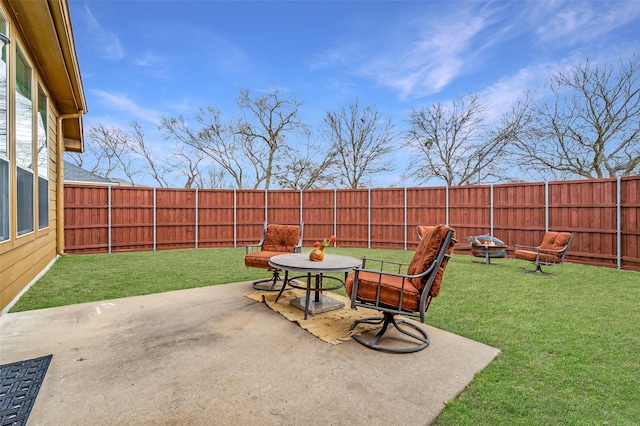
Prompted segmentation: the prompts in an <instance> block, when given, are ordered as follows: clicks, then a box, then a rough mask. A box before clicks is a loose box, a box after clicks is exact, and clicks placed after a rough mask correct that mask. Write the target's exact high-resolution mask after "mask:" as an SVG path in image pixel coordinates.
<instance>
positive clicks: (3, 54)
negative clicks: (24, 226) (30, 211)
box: [0, 12, 9, 241]
mask: <svg viewBox="0 0 640 426" xmlns="http://www.w3.org/2000/svg"><path fill="white" fill-rule="evenodd" d="M0 33H1V34H7V21H6V19H5V18H4V15H2V12H0ZM0 46H1V47H0V241H5V240H8V239H9V139H8V137H7V75H8V72H7V70H8V68H7V52H8V51H9V49H8V48H7V46H5V45H4V43H0Z"/></svg>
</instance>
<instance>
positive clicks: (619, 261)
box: [616, 176, 622, 269]
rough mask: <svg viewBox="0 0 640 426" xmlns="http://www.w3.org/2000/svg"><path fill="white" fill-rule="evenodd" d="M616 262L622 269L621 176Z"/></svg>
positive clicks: (617, 208)
mask: <svg viewBox="0 0 640 426" xmlns="http://www.w3.org/2000/svg"><path fill="white" fill-rule="evenodd" d="M616 222H617V223H616V246H617V248H616V250H617V253H616V258H617V259H616V261H617V264H618V269H622V192H621V188H620V176H617V177H616Z"/></svg>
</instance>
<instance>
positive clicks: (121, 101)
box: [90, 90, 162, 124]
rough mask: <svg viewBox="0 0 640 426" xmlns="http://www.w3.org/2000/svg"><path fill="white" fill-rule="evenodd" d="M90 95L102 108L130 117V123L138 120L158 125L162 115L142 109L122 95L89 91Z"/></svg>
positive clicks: (151, 110)
mask: <svg viewBox="0 0 640 426" xmlns="http://www.w3.org/2000/svg"><path fill="white" fill-rule="evenodd" d="M90 93H91V94H92V95H93V96H95V97H97V98H98V101H99V102H101V103H102V104H103V105H104V108H106V109H112V110H114V111H117V112H124V113H126V114H128V115H130V116H131V117H130V120H131V121H133V120H135V119H140V120H144V121H147V122H151V123H154V124H158V123H160V121H161V119H162V113H160V112H159V111H156V110H153V109H149V108H144V107H142V106H140V105H138V104H136V103H135V102H134V101H132V100H131V99H129V97H127V96H126V95H124V94H122V93H115V92H106V91H104V90H91V91H90Z"/></svg>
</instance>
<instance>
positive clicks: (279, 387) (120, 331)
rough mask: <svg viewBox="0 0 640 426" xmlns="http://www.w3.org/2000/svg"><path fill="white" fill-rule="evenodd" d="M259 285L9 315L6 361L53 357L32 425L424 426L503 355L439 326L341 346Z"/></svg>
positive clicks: (0, 333)
mask: <svg viewBox="0 0 640 426" xmlns="http://www.w3.org/2000/svg"><path fill="white" fill-rule="evenodd" d="M252 290H253V289H252V288H251V284H250V283H249V282H242V283H234V284H227V285H219V286H211V287H203V288H197V289H192V290H183V291H175V292H168V293H161V294H154V295H149V296H138V297H131V298H126V299H116V300H109V301H103V302H95V303H86V304H80V305H72V306H66V307H60V308H51V309H43V310H37V311H28V312H21V313H14V314H5V315H2V316H1V317H0V342H1V343H0V364H6V363H11V362H16V361H21V360H25V359H30V358H35V357H40V356H45V355H49V354H53V359H52V361H51V365H50V366H49V369H48V371H47V374H46V376H45V379H44V382H43V385H42V387H41V389H40V392H39V394H38V397H37V400H36V403H35V406H34V408H33V410H32V412H31V415H30V417H29V424H33V425H63V424H64V425H87V424H91V425H116V424H118V425H119V424H129V425H137V424H162V425H176V424H181V425H187V424H188V425H211V424H222V425H224V424H230V425H255V424H265V425H266V424H268V425H296V424H308V425H328V424H332V425H338V424H349V425H355V424H362V425H383V424H384V425H386V424H403V425H426V424H429V423H431V422H433V421H434V420H435V419H436V418H437V416H438V415H439V413H440V412H441V411H442V410H443V409H444V408H445V403H446V402H447V401H449V400H451V399H454V398H455V397H456V396H457V395H458V394H459V393H460V392H462V391H463V390H464V388H465V387H466V386H467V385H468V384H469V383H470V382H471V381H472V380H473V378H474V375H475V374H476V373H478V372H479V371H481V370H482V369H483V368H484V367H486V366H487V365H488V364H489V363H491V361H492V360H493V359H494V358H495V357H496V356H497V355H498V354H499V350H498V349H495V348H492V347H489V346H487V345H484V344H482V343H478V342H475V341H472V340H469V339H466V338H464V337H460V336H457V335H454V334H451V333H448V332H445V331H442V330H439V329H436V328H433V327H430V326H425V327H426V329H427V331H428V333H429V335H430V337H431V345H430V346H429V347H428V348H427V349H425V350H423V351H420V352H417V353H414V354H403V355H396V354H387V353H382V352H377V351H373V350H370V349H368V348H365V347H364V346H361V345H359V344H358V343H356V342H355V341H353V340H350V341H347V342H345V343H342V344H339V345H335V346H334V345H331V344H328V343H326V342H323V341H321V340H320V339H318V338H316V337H315V336H313V335H311V334H309V333H308V332H306V331H305V330H303V329H302V328H300V327H299V326H298V325H297V324H296V323H293V322H290V321H288V320H287V319H285V318H284V317H282V316H281V315H280V314H278V313H276V312H274V311H272V310H271V309H269V307H268V306H267V305H266V304H264V303H258V302H255V301H252V300H250V299H248V298H246V297H243V295H244V294H246V293H249V292H251V291H252Z"/></svg>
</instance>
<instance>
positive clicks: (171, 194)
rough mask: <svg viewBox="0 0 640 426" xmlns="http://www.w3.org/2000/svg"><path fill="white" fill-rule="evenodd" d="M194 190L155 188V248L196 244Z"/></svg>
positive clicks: (191, 246)
mask: <svg viewBox="0 0 640 426" xmlns="http://www.w3.org/2000/svg"><path fill="white" fill-rule="evenodd" d="M195 243H196V190H195V189H156V249H157V250H166V249H184V248H195V246H196V244H195Z"/></svg>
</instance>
